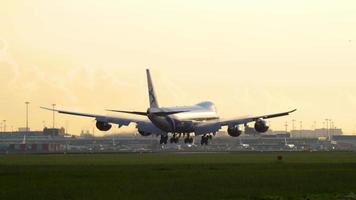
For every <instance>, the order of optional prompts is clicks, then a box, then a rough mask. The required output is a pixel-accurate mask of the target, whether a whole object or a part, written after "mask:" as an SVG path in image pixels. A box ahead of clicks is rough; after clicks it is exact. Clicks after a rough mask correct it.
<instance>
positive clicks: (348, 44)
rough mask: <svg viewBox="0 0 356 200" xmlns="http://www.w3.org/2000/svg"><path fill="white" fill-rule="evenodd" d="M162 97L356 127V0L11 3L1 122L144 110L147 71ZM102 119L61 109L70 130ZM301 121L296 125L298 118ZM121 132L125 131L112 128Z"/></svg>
mask: <svg viewBox="0 0 356 200" xmlns="http://www.w3.org/2000/svg"><path fill="white" fill-rule="evenodd" d="M147 67H149V68H151V70H152V72H151V73H152V76H153V79H154V81H155V85H156V90H157V91H156V92H157V95H158V98H159V101H160V104H161V105H165V106H170V105H177V104H180V105H190V104H193V103H197V102H199V101H202V100H212V101H214V102H215V103H216V106H217V107H218V111H219V113H220V114H221V115H222V116H223V117H235V116H242V115H246V114H265V113H270V112H272V113H273V112H279V111H285V110H289V109H293V108H298V112H297V113H295V114H293V116H291V117H285V118H280V119H274V120H271V124H272V128H273V129H284V123H285V122H286V121H288V122H289V125H290V127H291V120H292V119H296V120H297V121H301V120H302V121H303V128H310V127H311V126H312V124H313V121H317V127H321V126H322V121H323V120H324V119H325V118H331V119H333V120H334V121H335V125H336V126H338V127H342V128H343V129H344V130H345V131H346V132H348V133H352V132H353V131H354V130H355V129H356V117H355V116H356V78H355V77H356V1H354V0H342V1H340V0H329V1H328V0H298V1H291V0H290V1H288V0H269V1H265V0H248V1H247V0H246V1H238V0H231V1H230V0H225V1H215V0H214V1H213V0H194V1H184V0H176V1H154V0H152V1H135V0H128V1H118V0H111V1H109V0H106V1H105V0H101V1H89V0H76V1H72V0H61V1H48V0H31V1H26V0H23V1H20V0H3V1H1V2H0V85H1V88H0V97H1V98H0V119H1V120H3V119H6V120H7V123H6V124H7V129H10V127H11V126H13V127H14V128H15V127H16V128H17V127H19V126H25V104H24V102H25V101H31V105H30V125H31V127H32V128H33V129H40V128H41V127H42V126H43V124H45V125H47V126H51V124H52V118H51V115H52V113H51V112H48V111H44V110H41V109H39V106H49V105H50V104H52V103H56V104H57V105H58V107H60V108H64V109H74V110H76V111H83V112H93V113H104V114H105V112H104V110H105V109H131V110H142V111H144V110H146V108H147V105H148V100H147V88H146V80H145V71H144V69H145V68H147ZM93 124H94V122H93V120H91V119H87V118H79V117H74V116H64V115H61V116H59V115H57V125H61V126H68V127H69V131H70V132H72V133H79V132H80V130H81V129H90V130H91V128H92V127H93ZM296 127H298V128H299V123H298V126H297V125H296ZM113 131H117V129H114V130H113Z"/></svg>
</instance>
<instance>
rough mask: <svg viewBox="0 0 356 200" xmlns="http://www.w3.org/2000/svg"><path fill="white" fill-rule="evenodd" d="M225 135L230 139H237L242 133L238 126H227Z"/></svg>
mask: <svg viewBox="0 0 356 200" xmlns="http://www.w3.org/2000/svg"><path fill="white" fill-rule="evenodd" d="M227 133H228V134H229V135H230V136H231V137H238V136H240V135H241V133H242V131H241V130H240V129H239V127H238V126H229V127H228V128H227Z"/></svg>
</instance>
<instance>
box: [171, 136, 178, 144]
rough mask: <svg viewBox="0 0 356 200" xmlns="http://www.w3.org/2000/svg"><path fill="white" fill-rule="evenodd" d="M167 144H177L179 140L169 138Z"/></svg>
mask: <svg viewBox="0 0 356 200" xmlns="http://www.w3.org/2000/svg"><path fill="white" fill-rule="evenodd" d="M169 142H170V143H171V144H172V143H176V144H177V143H178V142H179V138H178V137H171V139H169Z"/></svg>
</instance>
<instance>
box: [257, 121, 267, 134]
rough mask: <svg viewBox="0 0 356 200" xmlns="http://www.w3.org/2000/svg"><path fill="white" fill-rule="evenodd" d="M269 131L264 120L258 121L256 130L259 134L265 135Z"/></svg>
mask: <svg viewBox="0 0 356 200" xmlns="http://www.w3.org/2000/svg"><path fill="white" fill-rule="evenodd" d="M268 129H269V126H268V125H267V122H266V121H265V120H263V119H258V120H257V121H256V123H255V130H256V131H257V132H259V133H265V132H267V131H268Z"/></svg>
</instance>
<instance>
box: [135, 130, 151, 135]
mask: <svg viewBox="0 0 356 200" xmlns="http://www.w3.org/2000/svg"><path fill="white" fill-rule="evenodd" d="M138 132H139V133H140V135H142V136H150V135H152V133H150V132H146V131H141V130H138Z"/></svg>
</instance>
